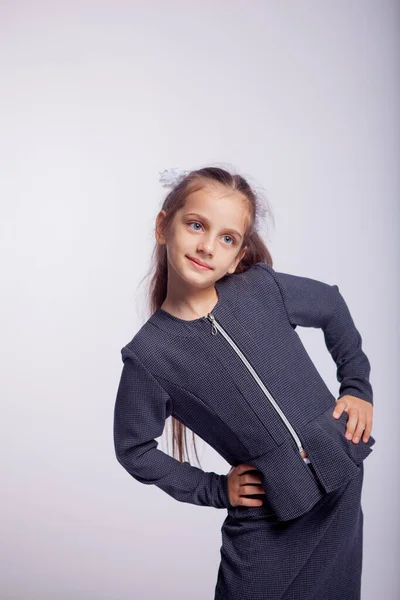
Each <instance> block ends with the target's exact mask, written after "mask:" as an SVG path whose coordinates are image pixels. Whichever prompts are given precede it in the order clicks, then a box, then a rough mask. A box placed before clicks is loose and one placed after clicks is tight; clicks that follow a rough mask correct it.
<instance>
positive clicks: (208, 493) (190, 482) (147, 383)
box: [114, 347, 231, 508]
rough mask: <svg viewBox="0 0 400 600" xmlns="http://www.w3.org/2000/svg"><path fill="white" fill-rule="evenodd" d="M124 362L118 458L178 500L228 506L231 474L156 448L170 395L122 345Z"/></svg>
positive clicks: (116, 416) (116, 418) (169, 410)
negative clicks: (211, 470)
mask: <svg viewBox="0 0 400 600" xmlns="http://www.w3.org/2000/svg"><path fill="white" fill-rule="evenodd" d="M121 353H122V360H123V362H124V365H123V368H122V374H121V379H120V383H119V386H118V392H117V398H116V402H115V409H114V445H115V453H116V457H117V460H118V461H119V462H120V463H121V465H122V466H123V467H124V468H125V469H126V470H127V471H128V473H130V475H132V477H133V478H134V479H136V480H137V481H140V482H141V483H145V484H154V485H156V486H157V487H159V488H160V489H162V490H163V491H164V492H166V493H167V494H169V495H170V496H172V497H173V498H175V499H176V500H179V501H180V502H189V503H191V504H197V505H200V506H213V507H214V508H228V507H229V506H231V505H230V502H229V496H228V476H227V475H217V474H216V473H213V472H208V473H207V472H205V471H203V470H202V469H199V468H198V467H195V466H192V465H190V464H189V463H188V462H186V461H185V462H182V463H181V462H180V461H179V460H177V459H176V458H173V457H172V456H169V455H168V454H166V453H165V452H163V451H162V450H159V449H158V448H157V446H158V442H157V441H156V440H155V439H154V438H157V437H159V436H161V435H162V433H163V430H164V426H165V420H166V418H167V417H169V416H170V415H171V413H172V400H171V398H170V396H169V395H168V394H167V392H166V391H165V390H164V389H163V387H162V386H161V385H160V384H159V382H158V380H157V379H156V378H155V377H154V376H153V375H152V374H151V373H150V372H149V371H148V369H147V368H146V367H145V366H144V365H143V363H142V362H141V361H140V360H139V359H138V358H137V356H136V355H135V354H134V353H133V352H132V350H130V349H127V348H126V347H124V348H123V349H122V350H121Z"/></svg>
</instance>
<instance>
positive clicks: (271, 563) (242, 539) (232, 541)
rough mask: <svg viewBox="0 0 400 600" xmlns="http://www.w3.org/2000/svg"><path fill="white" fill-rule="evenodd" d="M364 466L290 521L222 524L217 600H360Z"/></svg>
mask: <svg viewBox="0 0 400 600" xmlns="http://www.w3.org/2000/svg"><path fill="white" fill-rule="evenodd" d="M362 482H363V464H361V465H360V469H359V472H358V475H357V476H356V477H354V478H353V479H352V480H351V481H350V482H349V483H347V484H346V485H345V486H344V487H342V488H340V489H337V490H335V491H334V492H330V493H328V494H325V495H324V496H323V497H322V498H321V500H319V501H318V502H317V504H316V505H315V506H314V507H313V508H312V509H311V510H310V511H309V512H308V513H305V514H304V515H302V516H300V517H297V518H296V519H293V520H291V521H285V522H283V521H278V520H276V519H274V518H273V517H269V518H260V519H246V518H245V517H243V518H240V519H237V518H236V519H235V518H233V517H231V516H230V515H228V516H227V517H226V519H225V521H224V522H223V525H222V528H221V533H222V545H221V549H220V554H221V562H220V565H219V569H218V577H217V583H216V586H215V600H360V588H361V573H362V554H363V551H362V541H363V518H364V517H363V511H362V507H361V491H362Z"/></svg>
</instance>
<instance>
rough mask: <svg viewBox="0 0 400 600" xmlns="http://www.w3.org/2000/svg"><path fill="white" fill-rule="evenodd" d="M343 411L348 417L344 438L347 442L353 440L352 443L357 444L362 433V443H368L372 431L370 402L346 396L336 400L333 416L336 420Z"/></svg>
mask: <svg viewBox="0 0 400 600" xmlns="http://www.w3.org/2000/svg"><path fill="white" fill-rule="evenodd" d="M344 410H345V411H346V412H347V413H348V415H349V418H348V420H347V428H346V434H345V435H346V438H347V439H348V440H351V439H353V443H354V444H358V442H359V441H360V438H361V435H362V433H363V432H364V437H363V442H368V440H369V436H370V435H371V430H372V413H373V405H372V404H371V402H367V401H366V400H361V398H357V397H356V396H350V395H349V394H347V395H346V396H342V397H341V398H340V399H339V400H336V407H335V410H334V411H333V416H334V417H335V418H336V419H338V418H339V417H340V415H341V414H342V412H343V411H344ZM364 430H365V431H364Z"/></svg>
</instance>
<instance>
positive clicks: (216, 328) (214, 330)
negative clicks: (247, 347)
mask: <svg viewBox="0 0 400 600" xmlns="http://www.w3.org/2000/svg"><path fill="white" fill-rule="evenodd" d="M205 318H206V319H208V320H209V321H210V322H211V324H212V329H211V333H212V335H215V334H216V333H217V332H218V331H220V332H221V333H222V335H223V336H224V338H225V339H226V340H227V341H228V342H229V344H230V345H231V346H232V348H233V349H234V350H235V352H236V353H237V354H238V355H239V357H240V358H241V359H242V361H243V362H244V364H245V365H246V367H247V368H248V370H249V371H250V373H251V374H252V375H253V377H254V379H255V380H256V381H257V383H258V385H259V386H260V388H261V389H262V391H263V392H264V394H265V395H266V396H267V398H268V400H269V401H270V403H271V404H272V406H273V407H274V408H275V410H276V412H277V413H278V414H279V416H280V417H281V419H282V421H283V422H284V424H285V425H286V427H287V429H288V430H289V432H290V433H291V435H292V437H293V439H294V441H295V442H296V445H297V447H298V449H299V453H301V452H303V451H304V448H303V445H302V443H301V441H300V438H299V436H298V435H297V433H296V431H295V430H294V428H293V427H292V425H291V424H290V422H289V420H288V419H287V417H286V416H285V414H284V412H283V411H282V409H281V408H280V406H279V405H278V404H277V403H276V401H275V400H274V398H273V397H272V395H271V392H269V390H268V389H267V388H266V387H265V385H264V384H263V382H262V381H261V379H260V378H259V376H258V375H257V373H256V371H255V370H254V368H253V367H252V366H251V364H250V363H249V361H248V360H247V358H246V357H245V356H244V354H243V352H242V351H241V350H240V349H239V348H238V346H237V345H236V344H235V342H234V341H233V340H232V338H231V337H230V336H229V335H228V334H227V332H226V331H225V330H224V329H223V327H222V326H221V325H220V323H218V321H217V320H216V318H215V317H214V315H213V314H212V313H208V314H207V316H206V317H205ZM302 458H303V460H304V462H306V463H309V462H310V460H309V459H308V457H305V458H304V457H302Z"/></svg>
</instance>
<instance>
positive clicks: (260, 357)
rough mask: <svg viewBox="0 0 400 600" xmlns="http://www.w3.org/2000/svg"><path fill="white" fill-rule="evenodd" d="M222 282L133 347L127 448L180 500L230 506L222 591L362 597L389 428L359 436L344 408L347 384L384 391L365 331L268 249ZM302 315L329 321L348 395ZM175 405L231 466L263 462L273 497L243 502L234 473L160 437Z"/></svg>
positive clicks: (120, 432) (148, 327) (123, 438)
mask: <svg viewBox="0 0 400 600" xmlns="http://www.w3.org/2000/svg"><path fill="white" fill-rule="evenodd" d="M215 287H216V290H217V294H218V302H217V304H216V305H215V307H214V308H213V310H212V311H211V313H210V314H209V315H207V316H204V317H200V318H198V319H193V320H190V321H187V320H184V319H180V318H178V317H175V316H174V315H171V314H170V313H168V312H166V311H164V310H163V309H161V308H158V309H157V310H156V311H155V312H154V313H153V314H152V316H151V317H150V318H149V319H148V320H147V321H146V323H145V324H144V325H143V326H142V327H141V329H140V330H139V331H138V332H137V333H136V334H135V336H134V337H133V339H132V340H131V341H130V342H129V343H128V344H126V345H125V346H124V347H123V348H122V349H121V354H122V360H123V367H122V374H121V379H120V383H119V387H118V392H117V397H116V402H115V412H114V441H115V451H116V457H117V459H118V461H119V462H120V463H121V465H122V466H123V467H124V468H125V469H126V470H127V471H128V473H130V475H131V476H132V477H133V478H134V479H136V480H137V481H139V482H141V483H145V484H154V485H156V486H157V487H159V488H160V489H162V490H163V491H164V492H166V493H167V494H169V495H170V496H172V497H173V498H175V499H176V500H178V501H180V502H189V503H191V504H196V505H200V506H212V507H214V508H223V509H226V510H227V517H226V519H225V521H224V524H223V526H222V530H221V531H222V546H221V563H220V566H219V570H218V581H217V584H216V589H215V600H247V599H248V600H250V599H251V600H258V599H259V600H267V599H268V600H275V599H276V600H278V599H279V600H280V599H285V600H289V599H291V598H293V599H294V598H296V599H299V598H301V599H302V600H319V599H320V598H321V599H322V598H324V600H336V598H338V599H339V598H340V600H357V599H358V598H359V586H360V576H361V558H362V519H363V515H362V509H361V504H360V494H361V486H362V478H363V460H364V459H365V458H366V457H367V456H368V455H369V454H370V453H371V452H372V446H373V444H374V443H375V440H374V438H373V437H372V436H370V438H369V441H368V442H366V443H365V442H363V441H362V440H360V442H359V443H358V444H354V443H353V442H352V441H349V440H347V439H346V438H345V436H344V433H345V430H346V421H347V416H348V415H347V413H345V412H344V413H343V414H342V416H341V417H340V418H339V419H335V418H334V417H333V416H332V412H333V410H334V407H335V404H336V398H337V397H342V396H344V395H345V394H351V395H353V396H357V397H358V398H362V399H363V400H366V401H368V402H370V403H371V404H373V392H372V387H371V384H370V382H369V375H370V363H369V361H368V358H367V356H366V354H365V353H364V351H363V349H362V339H361V335H360V333H359V331H358V330H357V328H356V326H355V324H354V321H353V319H352V317H351V314H350V312H349V309H348V307H347V305H346V303H345V300H344V299H343V297H342V295H341V294H340V292H339V288H338V286H337V285H329V284H327V283H324V282H322V281H318V280H315V279H311V278H308V277H301V276H296V275H291V274H288V273H282V272H277V271H275V270H274V269H273V267H270V266H269V265H267V264H266V263H262V262H259V263H256V264H255V265H253V266H252V267H250V268H249V269H248V270H247V271H246V272H244V273H240V274H233V275H225V276H224V277H223V278H222V279H220V280H219V281H217V282H216V284H215ZM297 326H304V327H317V328H321V329H322V330H323V335H324V340H325V344H326V347H327V349H328V351H329V352H330V354H331V356H332V358H333V360H334V361H335V364H336V368H337V380H338V382H339V383H340V387H339V394H338V395H337V396H334V395H333V394H332V393H331V392H330V390H329V389H328V387H327V385H326V384H325V382H324V381H323V379H322V378H321V376H320V374H319V373H318V371H317V369H316V367H315V365H314V363H313V362H312V360H311V358H310V356H309V355H308V353H307V351H306V349H305V347H304V345H303V344H302V342H301V339H300V337H299V336H298V334H297V332H296V327H297ZM170 415H172V416H173V417H175V418H176V419H178V420H179V421H181V422H182V423H183V424H184V425H186V426H187V427H188V428H189V429H190V430H192V431H194V432H195V433H196V434H197V435H198V436H199V437H201V438H202V439H203V440H205V441H206V442H207V443H208V444H210V446H212V447H213V448H214V449H215V450H216V451H217V452H218V453H219V454H220V455H221V456H223V457H224V458H225V460H226V461H227V462H228V463H229V464H230V465H235V466H236V465H238V464H239V463H244V462H245V463H249V464H251V465H252V466H253V467H254V468H256V469H257V470H258V471H259V474H260V475H261V481H262V486H263V488H264V490H265V495H264V494H259V495H256V496H252V497H258V498H262V499H263V506H260V507H246V506H232V505H231V504H230V502H229V497H228V486H227V483H228V477H227V475H219V474H216V473H213V472H204V471H203V470H202V469H200V468H198V467H196V466H194V465H190V464H189V463H188V462H186V461H185V462H183V463H180V462H179V461H178V460H177V459H175V458H173V457H171V456H169V455H168V454H166V453H164V452H163V451H161V450H160V449H159V448H158V447H157V446H158V444H157V442H156V440H155V438H157V437H159V436H161V435H162V433H163V430H164V426H165V419H166V418H167V417H169V416H170ZM302 448H304V449H305V450H306V452H307V454H308V461H306V460H304V459H303V458H302V456H301V454H300V451H301V449H302ZM332 565H333V567H332ZM337 569H339V570H340V573H339V574H338V572H337ZM338 577H339V579H340V581H341V582H342V583H341V584H339V582H338Z"/></svg>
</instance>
